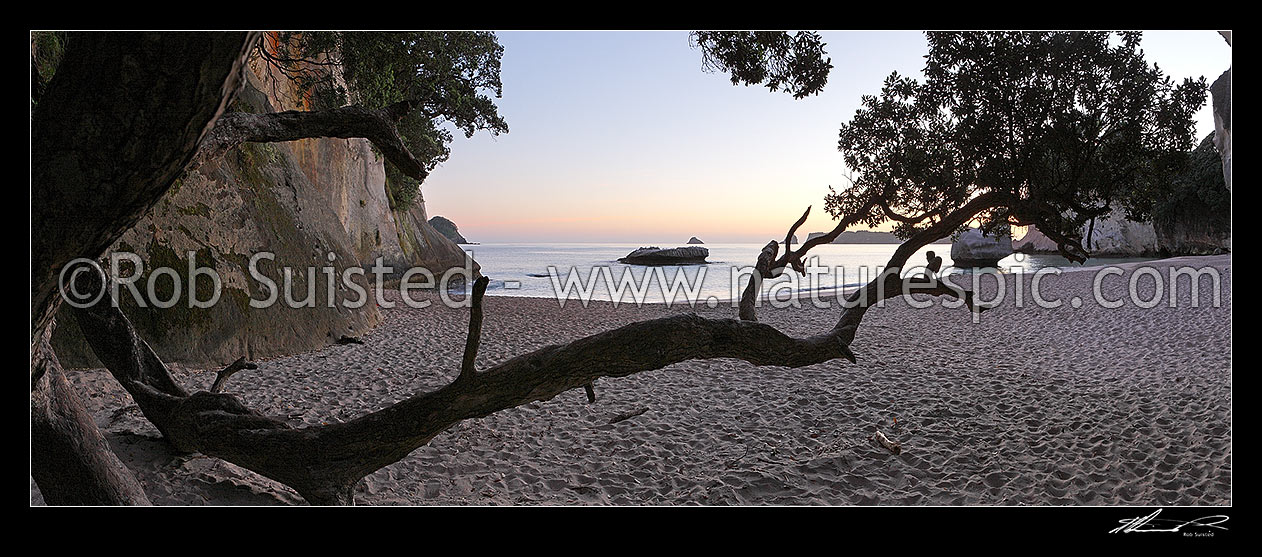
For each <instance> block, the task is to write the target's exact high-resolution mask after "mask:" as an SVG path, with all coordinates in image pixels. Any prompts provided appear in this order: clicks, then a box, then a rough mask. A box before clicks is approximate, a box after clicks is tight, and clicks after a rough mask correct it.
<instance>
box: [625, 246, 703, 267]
mask: <svg viewBox="0 0 1262 557" xmlns="http://www.w3.org/2000/svg"><path fill="white" fill-rule="evenodd" d="M709 255H710V250H708V249H706V248H699V247H696V246H688V247H682V248H666V249H662V248H659V247H657V246H653V247H648V248H640V249H637V250H635V251H633V252H631V253H628V254H627V255H626V257H623V258H621V259H619V260H618V262H619V263H626V264H628V265H701V264H704V263H705V262H706V260H705V258H706V257H708V256H709Z"/></svg>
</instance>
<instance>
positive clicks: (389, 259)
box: [53, 65, 477, 367]
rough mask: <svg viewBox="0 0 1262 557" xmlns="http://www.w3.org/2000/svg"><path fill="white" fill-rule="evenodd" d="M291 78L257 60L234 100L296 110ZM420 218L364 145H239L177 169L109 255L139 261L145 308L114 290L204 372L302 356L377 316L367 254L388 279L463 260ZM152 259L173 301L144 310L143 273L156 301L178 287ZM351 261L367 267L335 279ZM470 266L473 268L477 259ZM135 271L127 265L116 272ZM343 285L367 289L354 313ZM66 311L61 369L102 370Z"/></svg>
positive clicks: (165, 354)
mask: <svg viewBox="0 0 1262 557" xmlns="http://www.w3.org/2000/svg"><path fill="white" fill-rule="evenodd" d="M263 68H268V66H266V65H264V66H263ZM289 83H290V82H289V81H288V80H287V79H281V78H280V77H279V76H273V75H271V74H270V73H269V72H268V71H267V70H266V69H260V68H255V69H254V71H251V72H247V84H246V85H245V86H244V87H243V90H242V91H241V92H240V94H239V95H238V99H237V101H236V102H235V103H234V105H233V106H232V107H231V108H232V109H233V110H245V111H251V112H273V111H278V110H287V109H294V108H303V107H302V105H301V104H297V103H294V102H292V101H290V102H287V101H285V100H283V99H297V98H300V97H299V96H298V95H295V94H294V92H293V91H292V90H291V89H289V88H288V87H289V85H288V84H289ZM265 91H266V92H267V93H264V92H265ZM427 221H428V218H427V216H426V214H425V205H424V201H423V200H422V199H420V197H419V196H418V198H417V200H416V202H415V203H414V204H413V205H412V207H410V208H409V209H406V210H403V209H396V208H392V207H390V205H389V201H388V198H387V196H386V191H385V172H384V167H383V165H382V162H381V160H379V159H378V158H377V156H376V155H375V154H374V153H373V151H372V147H371V145H370V144H369V143H368V142H367V141H366V140H362V139H332V138H329V139H306V140H300V141H293V142H285V143H246V144H243V145H241V146H240V147H238V148H235V149H233V150H231V151H229V152H227V153H226V154H225V156H224V157H222V158H221V159H220V160H217V161H208V162H207V163H205V164H203V165H202V166H201V167H200V168H198V169H197V170H194V171H190V172H188V173H186V174H185V175H184V176H183V177H182V178H181V179H180V180H179V181H177V182H176V184H175V185H174V186H172V188H171V191H170V192H168V194H167V195H166V196H165V197H164V198H163V199H162V201H160V202H159V203H158V204H157V205H156V206H155V207H154V208H153V210H152V211H151V212H150V213H149V214H147V215H146V216H145V217H143V218H142V219H141V220H140V221H139V222H138V223H137V224H136V226H134V227H133V228H132V229H130V230H128V231H127V232H125V233H124V234H123V235H122V237H121V238H120V239H119V241H118V242H117V243H116V244H115V245H114V246H111V249H110V250H109V251H110V252H111V253H112V252H130V253H135V254H136V255H137V256H138V257H139V258H140V263H141V265H142V266H143V268H142V272H141V277H140V280H139V281H138V282H137V283H136V286H137V289H138V290H139V292H140V293H141V297H142V299H143V300H144V301H145V307H141V305H140V304H139V303H138V302H137V301H136V300H135V299H134V297H133V295H132V294H131V293H130V292H129V291H128V290H126V289H123V290H121V291H120V297H121V298H122V300H121V302H120V305H121V306H122V308H123V310H124V311H125V312H126V313H127V315H128V316H129V318H130V319H131V321H132V323H133V325H134V326H135V327H136V329H137V331H138V332H139V333H140V336H141V337H142V338H144V339H146V341H147V342H148V343H149V344H150V345H151V346H152V347H153V348H154V350H155V351H156V352H157V353H158V355H159V356H160V357H162V358H163V359H164V360H165V361H168V362H177V363H183V364H187V365H194V366H212V365H219V364H223V363H226V362H230V361H232V360H235V359H236V358H238V357H241V356H245V357H247V358H249V359H258V358H264V357H270V356H277V355H281V354H289V353H294V352H300V351H304V350H312V349H315V348H319V347H322V346H325V345H327V344H330V343H332V342H335V341H336V340H337V339H338V338H340V337H342V336H344V335H345V336H359V335H362V334H364V333H365V332H367V331H368V330H370V329H371V328H372V327H374V326H375V325H376V324H377V323H378V322H380V320H381V314H380V311H379V310H378V309H377V306H376V303H375V301H376V296H375V294H374V293H373V288H372V286H371V282H372V279H373V275H372V274H371V267H372V266H373V265H374V262H375V261H377V260H378V259H380V260H381V262H382V263H383V265H385V266H389V267H392V268H393V271H392V272H390V273H387V274H386V278H387V280H388V279H390V278H396V279H397V277H399V276H400V275H402V274H403V273H404V272H405V271H406V270H407V269H408V268H410V267H425V268H426V269H428V270H430V271H431V272H432V273H434V274H435V275H437V276H441V275H442V273H443V272H445V271H446V270H447V269H450V268H452V267H455V266H460V265H461V264H462V262H463V261H464V258H465V254H464V251H463V250H461V249H460V247H459V246H457V245H455V244H453V243H452V242H450V241H449V240H447V239H446V238H445V237H443V236H442V234H439V233H438V232H437V231H436V230H434V229H433V228H432V227H431V226H430V225H429V224H428V222H427ZM263 252H266V253H270V254H272V257H271V258H270V259H267V258H264V259H260V260H259V261H258V263H257V264H256V266H255V268H256V269H257V272H260V273H261V274H262V275H263V276H265V277H267V278H268V279H269V280H271V281H273V282H274V283H275V284H276V285H277V289H276V290H277V292H276V301H275V302H274V303H272V304H271V305H270V306H269V307H266V308H256V307H251V305H250V301H251V300H256V301H259V302H263V301H266V299H267V298H269V294H270V293H271V290H270V289H269V288H268V287H266V286H265V283H264V282H263V281H261V280H259V279H257V278H256V277H255V276H254V275H253V274H252V273H251V271H250V259H251V258H252V257H253V256H255V255H256V254H259V253H263ZM190 264H192V265H194V266H195V267H197V268H210V269H213V270H214V271H215V273H216V274H217V275H218V276H219V277H220V280H221V288H220V290H219V291H220V297H219V299H218V300H217V301H216V303H214V304H213V305H212V306H211V307H207V308H201V307H191V306H190V299H189V295H190V290H195V291H196V292H197V299H198V300H199V301H206V300H209V299H210V298H211V296H212V294H213V290H214V289H213V284H212V281H211V280H210V279H209V278H208V277H206V276H205V275H202V276H199V277H198V282H197V283H196V284H195V288H194V287H191V286H190V284H191V283H190V282H189V274H190V273H189V268H190ZM158 267H169V268H171V269H173V270H174V272H175V274H176V275H177V276H178V279H179V284H180V286H181V291H180V292H179V297H178V298H175V299H176V302H177V303H175V305H173V306H172V307H168V308H165V309H164V308H158V307H154V305H153V304H152V302H153V298H150V297H149V295H148V293H147V291H146V290H147V289H146V286H147V283H148V282H150V280H151V279H152V280H153V282H154V285H155V289H154V290H155V292H154V293H155V294H156V298H157V299H158V300H159V301H166V300H169V299H172V298H173V297H174V295H175V294H176V293H175V292H174V291H173V290H174V286H173V284H174V282H173V281H172V280H171V276H170V275H158V278H156V279H154V278H153V275H152V273H151V272H150V271H151V270H153V269H155V268H158ZM348 267H357V268H363V269H364V274H362V275H356V274H351V275H344V274H343V272H344V271H345V270H346V269H347V268H348ZM472 267H473V269H474V273H476V272H477V265H476V263H474V264H472ZM284 268H290V269H291V276H292V277H293V280H292V282H293V288H291V289H290V290H291V291H290V293H289V296H288V298H289V299H293V300H295V301H299V302H304V303H307V304H308V305H303V306H301V307H291V306H290V304H289V303H287V301H286V300H287V296H286V292H285V290H284V285H285V281H284V272H283V269H284ZM326 268H327V269H329V270H328V271H327V272H326V271H325V269H326ZM133 269H134V267H133V266H132V265H131V264H130V263H126V262H124V263H123V264H122V265H121V273H120V274H121V275H122V276H124V277H127V276H130V275H131V273H132V272H134V271H133ZM107 270H108V269H107ZM330 276H331V277H332V280H329V277H330ZM344 278H349V282H347V281H344V280H343V279H344ZM330 283H332V286H331V287H330V286H329V285H330ZM352 283H353V284H354V285H356V286H357V287H359V288H362V289H363V290H364V292H365V294H364V296H363V300H364V303H363V304H362V305H360V306H359V307H353V306H354V305H356V303H357V301H358V300H359V299H360V298H361V296H360V295H358V294H357V293H356V292H355V290H354V288H353V287H352V286H351V284H352ZM330 292H332V303H331V304H330V295H329V293H330ZM309 294H310V295H309ZM308 300H310V302H308ZM295 305H296V304H295ZM330 306H332V307H330ZM68 309H69V308H63V311H62V312H61V313H60V314H59V315H58V319H57V321H58V328H57V330H56V332H55V334H54V335H53V345H54V348H55V349H56V351H57V354H58V356H59V358H60V359H61V360H62V363H63V364H64V365H67V366H71V367H84V366H97V365H99V363H98V362H97V361H96V358H95V356H94V355H93V354H92V353H91V349H90V348H88V347H87V345H86V343H84V342H83V340H82V335H81V333H79V331H78V328H77V325H76V324H75V320H74V317H73V315H72V314H71V313H70V312H69V311H68Z"/></svg>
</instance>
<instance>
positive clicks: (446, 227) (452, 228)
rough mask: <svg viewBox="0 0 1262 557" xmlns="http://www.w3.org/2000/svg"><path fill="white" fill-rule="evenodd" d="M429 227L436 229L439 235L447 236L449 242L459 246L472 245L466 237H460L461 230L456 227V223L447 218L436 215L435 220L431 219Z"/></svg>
mask: <svg viewBox="0 0 1262 557" xmlns="http://www.w3.org/2000/svg"><path fill="white" fill-rule="evenodd" d="M429 225H430V226H432V227H434V230H437V231H438V233H439V234H442V235H443V236H446V237H447V239H448V240H451V241H453V242H455V243H457V244H468V243H471V242H469V241H468V240H466V239H465V238H464V236H461V235H460V229H459V228H457V227H456V223H454V222H451V220H449V219H447V218H445V217H440V216H437V215H435V216H434V218H431V219H429Z"/></svg>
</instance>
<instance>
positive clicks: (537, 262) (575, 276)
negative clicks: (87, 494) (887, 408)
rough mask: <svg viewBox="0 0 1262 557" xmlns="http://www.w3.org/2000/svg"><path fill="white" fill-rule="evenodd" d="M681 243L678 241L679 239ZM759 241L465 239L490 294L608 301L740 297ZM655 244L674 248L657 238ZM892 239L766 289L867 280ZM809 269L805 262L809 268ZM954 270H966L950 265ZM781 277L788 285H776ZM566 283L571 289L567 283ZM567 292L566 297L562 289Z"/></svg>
mask: <svg viewBox="0 0 1262 557" xmlns="http://www.w3.org/2000/svg"><path fill="white" fill-rule="evenodd" d="M681 245H682V244H681ZM763 245H764V244H705V245H704V247H705V248H707V249H709V250H710V256H709V257H708V258H707V261H708V264H705V265H684V266H664V267H646V266H642V265H624V264H622V263H618V258H619V257H623V256H625V255H626V254H628V253H630V252H631V251H632V250H634V249H636V248H638V247H640V246H638V245H634V244H613V243H609V244H584V243H548V244H517V243H512V244H495V243H487V244H480V245H465V246H462V247H463V248H464V249H465V251H466V252H468V253H470V254H471V255H472V256H473V258H474V260H476V261H477V262H478V264H479V265H480V266H481V269H482V274H484V275H486V276H487V277H489V278H490V284H489V285H488V287H487V295H489V296H529V297H541V298H554V299H556V298H562V297H568V298H569V299H573V300H577V299H580V294H579V293H580V292H585V294H584V296H587V297H590V299H593V300H613V299H615V298H616V297H618V296H617V293H618V289H619V286H620V285H621V288H622V294H621V299H622V300H623V301H626V302H632V301H634V300H635V299H640V300H643V301H644V302H647V303H661V302H663V301H665V300H666V298H668V297H672V296H671V287H672V285H674V286H675V290H674V295H673V299H674V300H675V301H676V302H683V301H684V300H686V299H688V297H690V296H692V297H695V299H696V300H698V301H700V302H705V301H707V300H710V299H712V300H715V301H727V300H733V299H737V298H739V297H740V289H741V288H743V287H744V285H745V284H746V283H747V282H748V281H749V275H748V274H738V275H737V276H736V277H735V283H736V286H735V287H734V286H733V278H734V277H733V269H735V270H737V271H739V270H740V269H742V268H747V267H752V266H753V264H754V262H755V260H756V259H757V257H758V253H759V251H761V250H762V247H763ZM659 247H663V248H666V247H677V246H673V245H661V246H659ZM897 248H898V246H897V245H896V244H828V245H822V246H817V247H815V248H813V249H812V250H811V252H810V257H809V258H808V259H809V263H808V265H809V266H810V267H814V268H815V269H816V273H815V274H813V275H812V276H811V277H805V276H798V275H796V273H789V275H793V276H791V277H789V276H786V277H781V278H778V279H776V280H772V281H766V282H765V283H764V285H763V287H764V290H765V291H775V292H777V293H778V294H780V295H783V294H785V292H789V291H793V292H806V291H809V290H812V289H816V290H820V291H822V292H831V291H835V290H836V289H837V288H838V287H841V288H842V289H843V290H845V289H847V288H852V287H857V286H859V285H862V284H865V283H867V282H868V281H869V280H871V278H872V277H875V276H876V275H877V274H878V273H880V271H881V269H882V268H883V267H884V265H885V263H886V261H888V260H889V257H890V256H891V255H893V253H894V250H895V249H897ZM928 251H933V252H935V253H936V254H937V255H940V256H942V259H943V265H944V267H946V266H950V265H951V258H950V255H951V245H950V244H949V243H948V244H934V245H930V246H926V247H925V248H923V249H921V250H920V251H919V252H917V253H916V255H914V256H912V258H911V259H910V260H908V265H909V267H908V268H907V269H905V270H904V273H905V274H919V273H920V272H922V270H919V269H915V268H912V267H911V266H912V265H924V263H925V261H926V260H925V252H928ZM1132 261H1143V259H1091V260H1090V261H1089V262H1088V264H1089V265H1092V266H1096V265H1110V264H1114V263H1122V262H1132ZM999 266H1000V270H1001V272H1017V270H1018V269H1019V270H1020V271H1021V272H1029V273H1033V272H1034V271H1037V270H1038V269H1041V268H1043V267H1049V266H1055V267H1064V268H1065V269H1066V270H1069V269H1072V268H1073V267H1076V265H1072V264H1070V263H1069V262H1068V261H1067V260H1065V259H1064V258H1063V257H1060V256H1055V255H1024V254H1014V255H1012V256H1009V257H1007V258H1005V259H1003V260H1002V261H1000V262H999ZM808 270H809V269H808ZM952 272H954V273H959V272H965V271H961V270H958V269H956V270H953V271H952ZM781 283H785V284H781ZM567 285H568V288H567ZM567 291H568V292H569V294H568V296H567V294H566V292H567Z"/></svg>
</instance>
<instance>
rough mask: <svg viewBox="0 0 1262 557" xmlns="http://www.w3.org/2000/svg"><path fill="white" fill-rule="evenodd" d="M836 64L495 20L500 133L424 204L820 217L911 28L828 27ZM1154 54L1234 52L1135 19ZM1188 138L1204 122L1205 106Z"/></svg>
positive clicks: (909, 48)
mask: <svg viewBox="0 0 1262 557" xmlns="http://www.w3.org/2000/svg"><path fill="white" fill-rule="evenodd" d="M822 34H823V36H824V40H825V42H826V43H827V46H826V47H825V50H826V51H827V53H828V56H829V57H831V58H832V64H833V70H832V72H831V73H830V75H829V78H828V85H827V86H826V87H825V88H824V91H823V93H822V94H820V95H817V96H812V97H808V98H805V99H801V100H794V99H793V98H792V97H791V96H790V95H788V94H785V93H772V92H770V91H769V90H768V89H766V88H765V87H761V86H749V87H746V86H733V85H732V84H731V82H730V81H729V78H728V76H727V75H726V74H720V73H707V72H705V71H703V70H702V68H701V53H700V52H699V51H698V50H696V49H693V48H691V47H690V45H689V42H688V34H687V33H686V32H678V31H673V32H503V33H498V36H499V39H500V43H501V44H502V45H504V56H503V69H502V80H503V84H504V96H503V98H502V99H499V100H498V101H497V104H498V106H499V107H500V113H501V114H502V115H503V116H504V118H505V119H506V120H507V121H508V125H509V130H510V132H509V133H508V134H505V135H500V136H498V137H491V136H490V135H489V134H486V133H485V132H480V133H478V134H476V135H475V136H474V137H473V138H470V139H465V138H464V137H463V135H461V134H459V133H457V134H456V136H457V138H456V140H455V141H453V142H452V145H451V158H450V159H449V160H448V161H447V162H446V163H444V164H443V165H442V166H440V167H439V168H438V169H437V170H435V171H434V173H433V174H432V175H431V176H430V177H429V179H428V180H427V181H426V182H425V185H424V187H423V190H422V191H423V194H424V196H425V201H426V208H427V209H428V211H429V214H430V215H431V216H433V215H442V216H445V217H447V218H450V219H451V220H453V221H454V222H455V223H456V224H457V225H458V226H459V227H460V231H461V233H462V234H463V235H464V236H465V237H466V238H469V239H470V240H471V241H475V242H478V241H481V242H626V243H628V244H636V245H648V244H654V243H656V244H660V245H667V244H670V245H682V244H683V243H684V242H685V241H686V240H687V239H688V237H689V236H698V237H700V238H701V239H702V240H704V241H706V242H710V243H718V242H760V243H761V242H765V241H767V240H768V239H770V238H774V237H777V236H783V234H784V232H785V230H786V229H787V227H788V225H790V224H792V222H793V221H794V220H796V219H797V217H798V216H799V215H801V212H802V211H803V210H804V209H805V208H806V206H807V205H813V206H814V208H813V210H812V212H811V218H810V220H808V221H807V223H806V224H805V225H804V226H803V227H802V228H801V229H800V231H801V233H800V234H799V236H800V237H802V238H805V232H813V231H824V230H829V229H831V228H832V226H833V223H832V220H831V218H830V217H829V216H828V214H827V213H826V212H825V211H824V210H823V209H824V206H823V197H824V195H825V194H826V193H827V192H828V186H829V185H832V186H836V187H838V188H839V189H840V187H841V186H842V185H844V184H845V183H846V182H845V178H844V175H845V171H844V168H843V165H842V162H841V153H839V152H838V151H837V146H836V145H837V132H838V128H839V126H840V124H841V123H842V122H844V121H847V120H849V119H850V117H851V116H853V114H854V112H855V110H857V109H858V107H859V99H860V96H861V95H864V94H875V93H877V92H878V91H879V90H880V86H881V82H882V80H883V79H884V78H885V76H887V75H889V73H890V72H892V71H898V72H899V73H900V74H904V75H910V76H914V77H920V75H921V74H920V69H921V67H922V66H923V56H924V55H925V54H927V53H928V47H927V45H926V43H925V39H924V35H923V33H920V32H910V31H908V32H893V31H850V32H824V33H822ZM1141 46H1142V47H1143V48H1144V50H1145V52H1146V55H1147V57H1148V59H1149V61H1151V62H1156V63H1157V64H1158V65H1159V66H1160V67H1161V68H1162V70H1163V71H1164V72H1165V73H1166V74H1167V75H1170V76H1172V77H1174V78H1175V79H1176V80H1181V79H1182V78H1184V77H1189V76H1191V77H1199V76H1205V78H1206V79H1207V81H1208V82H1209V83H1212V82H1213V81H1214V79H1216V78H1217V77H1218V76H1219V74H1221V73H1222V72H1223V71H1225V70H1226V69H1227V68H1228V67H1229V66H1230V65H1231V48H1230V47H1229V46H1228V45H1227V43H1226V42H1225V41H1224V40H1223V39H1222V37H1220V36H1219V35H1218V33H1216V32H1213V31H1195V32H1188V31H1161V32H1146V33H1145V34H1144V40H1143V42H1142V43H1141ZM1199 121H1200V124H1199V128H1198V137H1204V136H1205V135H1206V134H1208V133H1209V132H1210V131H1213V120H1212V117H1211V116H1210V112H1209V109H1208V103H1207V107H1206V108H1204V109H1202V111H1201V113H1200V115H1199Z"/></svg>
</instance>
